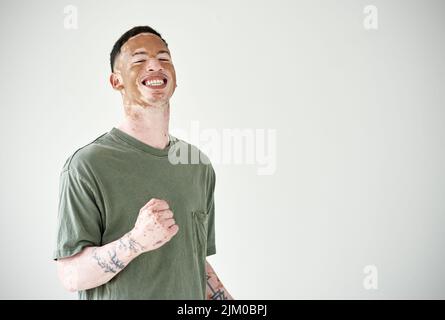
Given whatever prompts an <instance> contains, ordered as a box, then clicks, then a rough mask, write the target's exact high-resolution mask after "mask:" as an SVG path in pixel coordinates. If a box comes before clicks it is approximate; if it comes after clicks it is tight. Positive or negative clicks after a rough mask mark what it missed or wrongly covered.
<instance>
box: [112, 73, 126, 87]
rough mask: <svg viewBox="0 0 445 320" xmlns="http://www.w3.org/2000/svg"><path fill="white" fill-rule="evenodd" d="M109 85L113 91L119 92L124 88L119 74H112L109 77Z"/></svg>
mask: <svg viewBox="0 0 445 320" xmlns="http://www.w3.org/2000/svg"><path fill="white" fill-rule="evenodd" d="M110 83H111V86H112V87H113V89H114V90H118V91H120V90H122V89H123V88H124V84H123V81H122V76H121V74H120V73H119V72H113V73H112V74H111V75H110Z"/></svg>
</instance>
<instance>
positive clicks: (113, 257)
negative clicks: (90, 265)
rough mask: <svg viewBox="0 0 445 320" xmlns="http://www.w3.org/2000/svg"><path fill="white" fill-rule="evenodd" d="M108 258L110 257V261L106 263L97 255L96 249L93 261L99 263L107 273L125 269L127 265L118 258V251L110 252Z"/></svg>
mask: <svg viewBox="0 0 445 320" xmlns="http://www.w3.org/2000/svg"><path fill="white" fill-rule="evenodd" d="M108 256H109V257H110V260H109V261H106V260H105V259H103V258H102V257H99V256H98V255H97V249H95V250H94V252H93V259H94V260H96V261H97V264H98V265H99V267H101V268H102V269H103V270H104V272H105V273H107V272H111V273H116V272H117V271H118V270H122V269H123V268H125V264H124V263H123V262H122V261H120V260H119V258H118V257H117V254H116V250H109V251H108Z"/></svg>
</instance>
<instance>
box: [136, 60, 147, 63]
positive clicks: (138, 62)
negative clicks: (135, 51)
mask: <svg viewBox="0 0 445 320" xmlns="http://www.w3.org/2000/svg"><path fill="white" fill-rule="evenodd" d="M144 61H145V60H139V61H135V62H134V63H140V62H144Z"/></svg>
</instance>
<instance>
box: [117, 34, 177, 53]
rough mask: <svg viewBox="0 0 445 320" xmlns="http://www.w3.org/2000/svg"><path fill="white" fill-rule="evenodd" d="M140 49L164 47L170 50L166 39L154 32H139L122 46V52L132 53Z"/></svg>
mask: <svg viewBox="0 0 445 320" xmlns="http://www.w3.org/2000/svg"><path fill="white" fill-rule="evenodd" d="M139 49H155V50H160V49H163V50H167V51H169V50H168V49H167V46H166V45H165V43H164V41H162V39H161V38H159V37H158V36H157V35H155V34H152V33H139V34H137V35H135V36H133V37H131V38H130V39H128V40H127V42H125V44H124V45H123V46H122V48H121V52H124V53H127V54H131V53H132V52H134V51H136V50H139Z"/></svg>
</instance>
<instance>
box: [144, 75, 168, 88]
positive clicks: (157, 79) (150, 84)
mask: <svg viewBox="0 0 445 320" xmlns="http://www.w3.org/2000/svg"><path fill="white" fill-rule="evenodd" d="M167 82H168V80H167V78H166V77H163V76H151V77H145V78H143V79H142V81H141V84H142V85H143V86H144V87H147V88H150V89H163V88H165V87H166V86H167Z"/></svg>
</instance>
